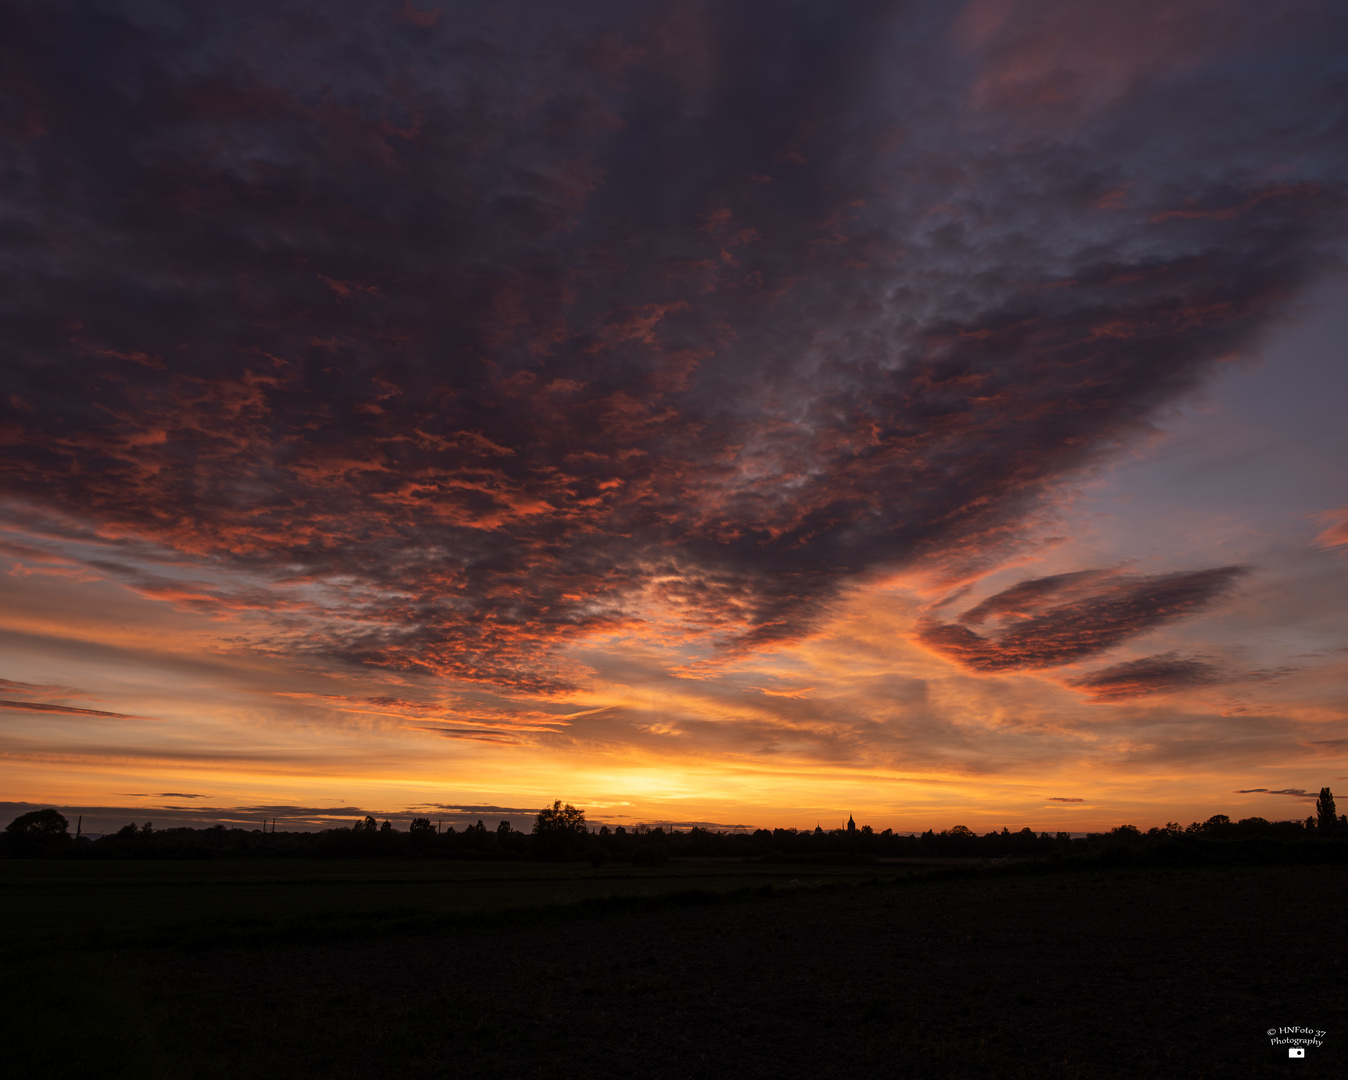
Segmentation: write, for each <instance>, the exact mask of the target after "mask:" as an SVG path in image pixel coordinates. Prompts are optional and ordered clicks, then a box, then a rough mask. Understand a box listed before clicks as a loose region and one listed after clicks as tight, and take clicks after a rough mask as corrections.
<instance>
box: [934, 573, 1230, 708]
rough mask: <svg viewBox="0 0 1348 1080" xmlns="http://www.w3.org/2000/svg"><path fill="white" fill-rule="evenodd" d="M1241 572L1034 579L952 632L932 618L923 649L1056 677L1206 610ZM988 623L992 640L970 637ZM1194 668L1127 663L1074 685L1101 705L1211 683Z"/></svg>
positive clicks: (985, 666)
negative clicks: (1049, 671) (1147, 691)
mask: <svg viewBox="0 0 1348 1080" xmlns="http://www.w3.org/2000/svg"><path fill="white" fill-rule="evenodd" d="M1245 572H1246V568H1245V567H1240V566H1223V567H1214V568H1212V569H1209V570H1192V571H1182V572H1179V573H1173V574H1154V575H1141V574H1132V573H1126V572H1122V571H1113V570H1083V571H1080V572H1077V573H1072V574H1055V575H1053V576H1051V577H1044V578H1031V579H1029V580H1026V581H1022V582H1020V583H1019V584H1017V585H1013V586H1011V587H1010V588H1008V589H1004V590H1002V591H1001V592H999V593H997V594H996V595H994V596H990V597H988V598H987V599H986V600H984V601H982V602H981V603H979V604H977V605H975V606H974V607H971V608H969V609H968V610H967V611H965V612H963V613H962V614H961V615H959V616H958V617H957V618H956V619H955V620H954V621H953V622H941V621H939V620H937V619H935V618H931V617H928V618H927V619H925V620H924V621H923V622H922V623H921V624H920V625H919V628H918V640H919V641H921V642H922V643H923V644H924V645H926V646H927V647H928V648H930V649H933V650H934V651H936V652H939V653H941V654H943V655H945V656H948V657H950V658H951V659H953V660H956V661H957V662H959V663H960V664H963V665H964V666H965V667H968V668H972V669H974V670H976V671H1017V670H1025V669H1036V668H1051V667H1060V666H1062V665H1064V664H1069V663H1074V662H1076V661H1079V660H1084V659H1088V658H1090V657H1093V656H1096V655H1098V654H1100V653H1103V652H1106V651H1108V650H1109V649H1112V648H1114V647H1115V646H1116V645H1119V644H1122V643H1123V642H1125V641H1127V640H1129V639H1130V638H1133V637H1136V636H1137V635H1139V634H1142V633H1145V632H1147V631H1148V630H1154V629H1156V628H1157V627H1160V626H1163V625H1165V624H1167V623H1170V622H1173V621H1175V620H1176V619H1181V618H1183V617H1184V616H1186V615H1190V614H1193V613H1194V612H1197V611H1200V610H1202V609H1203V608H1204V607H1205V606H1206V605H1208V604H1210V603H1212V602H1213V601H1214V600H1216V599H1217V598H1219V597H1221V596H1222V595H1224V594H1225V593H1227V592H1229V591H1230V590H1231V589H1232V588H1233V587H1234V585H1235V583H1236V581H1237V580H1238V579H1239V578H1240V577H1241V575H1242V574H1244V573H1245ZM989 622H991V623H992V624H993V629H992V631H991V632H988V633H984V634H980V633H978V632H977V631H975V630H972V629H970V627H971V626H978V627H982V626H983V625H984V624H985V623H989ZM1212 677H1213V670H1212V668H1211V667H1209V666H1208V665H1205V664H1202V663H1201V662H1198V661H1186V660H1180V659H1178V658H1173V657H1166V656H1157V657H1150V658H1148V659H1146V660H1138V661H1129V662H1128V663H1125V664H1120V665H1116V666H1115V667H1112V668H1108V669H1106V670H1105V671H1103V672H1097V673H1094V674H1092V675H1088V676H1085V677H1084V678H1083V679H1081V680H1077V681H1075V682H1074V683H1073V685H1077V686H1082V687H1084V688H1086V689H1090V690H1093V691H1095V692H1096V695H1097V696H1098V697H1102V698H1109V697H1113V696H1124V695H1129V696H1130V695H1131V694H1133V693H1137V692H1140V691H1141V689H1142V688H1143V687H1144V686H1150V687H1152V688H1153V689H1160V688H1162V687H1163V686H1166V685H1170V686H1173V687H1176V688H1177V687H1179V686H1180V685H1182V684H1185V683H1186V682H1187V684H1188V685H1198V684H1199V683H1200V682H1202V681H1205V680H1206V681H1211V678H1212Z"/></svg>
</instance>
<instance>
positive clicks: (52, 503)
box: [0, 0, 1348, 832]
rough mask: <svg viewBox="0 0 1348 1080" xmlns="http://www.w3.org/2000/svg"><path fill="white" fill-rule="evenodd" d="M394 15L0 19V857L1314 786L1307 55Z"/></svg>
mask: <svg viewBox="0 0 1348 1080" xmlns="http://www.w3.org/2000/svg"><path fill="white" fill-rule="evenodd" d="M418 4H420V5H424V6H421V7H419V6H414V5H412V4H409V3H381V2H377V0H376V2H361V3H355V2H340V0H337V2H334V0H325V2H324V3H316V2H314V0H265V2H262V0H256V2H254V0H241V2H235V3H228V4H209V5H208V4H200V3H188V2H170V0H80V2H78V3H76V2H73V0H72V2H63V0H42V2H40V3H39V2H23V0H4V2H0V89H2V92H0V145H2V146H3V156H0V256H2V257H0V274H2V275H3V288H2V289H0V310H2V311H3V316H2V317H0V342H2V343H3V353H2V354H0V374H2V376H3V387H2V392H0V699H3V700H0V800H2V801H0V816H4V815H3V813H2V812H3V811H10V813H9V814H8V816H4V820H5V821H7V820H9V818H10V817H13V816H14V815H15V814H17V813H19V812H22V811H23V810H25V809H32V808H33V807H36V806H57V807H61V808H63V809H64V810H65V812H66V813H68V814H69V815H71V816H72V817H73V816H74V815H75V814H83V815H84V816H85V824H84V827H85V829H86V830H93V831H98V830H100V829H107V828H114V827H117V826H119V825H121V824H125V823H126V822H127V821H131V820H135V821H143V820H147V819H148V820H153V821H154V822H155V824H156V825H157V826H165V825H171V824H173V823H175V822H185V823H192V824H197V823H210V822H214V821H226V822H243V823H247V824H248V827H250V828H251V827H254V825H255V824H256V823H257V822H259V821H260V820H261V819H262V818H263V817H279V818H280V819H281V824H280V825H279V826H278V827H280V828H282V829H284V828H286V827H291V828H300V827H317V826H320V825H323V824H330V823H340V822H341V821H343V820H346V819H349V818H350V817H351V816H352V815H353V814H356V813H361V814H363V813H365V812H370V813H374V814H376V815H378V816H381V817H383V816H388V817H392V818H393V819H394V820H395V822H396V823H398V824H399V826H400V827H403V828H405V827H406V820H407V818H408V817H409V816H410V815H411V814H413V813H426V814H429V815H430V816H432V817H435V818H437V819H438V818H443V819H444V820H445V821H446V822H451V821H453V822H455V823H458V822H459V821H461V820H470V819H471V820H476V818H478V817H486V818H488V819H489V820H490V821H492V823H494V821H495V820H496V819H498V818H500V817H509V818H511V819H512V820H513V821H514V822H515V824H516V825H517V826H519V827H525V828H527V823H528V820H529V818H530V817H531V815H532V813H533V812H534V811H535V810H536V809H537V808H538V807H539V806H540V805H543V804H545V803H550V802H551V801H552V799H554V798H562V799H565V800H568V801H570V802H573V803H575V804H577V805H579V806H583V807H584V808H585V809H586V811H587V813H588V815H589V817H590V819H591V820H592V821H595V822H609V823H611V824H626V825H629V826H630V825H632V824H635V823H638V822H649V823H657V822H659V823H671V822H672V823H677V824H679V825H680V826H686V825H688V824H691V823H702V824H712V825H715V826H717V827H728V826H732V825H746V826H750V827H755V826H760V825H766V826H797V827H809V828H813V827H814V826H815V824H816V822H819V823H822V824H823V825H824V827H825V828H830V827H836V826H838V825H840V824H841V823H842V822H843V821H845V820H846V818H847V816H848V814H849V813H850V814H854V815H855V816H856V820H857V821H858V822H859V823H867V824H871V825H872V826H873V827H874V828H876V829H877V830H880V829H883V828H887V827H888V828H894V829H895V830H899V831H904V832H908V831H914V830H919V831H920V830H925V829H927V828H936V829H937V830H940V829H943V828H948V827H950V826H952V825H955V824H965V825H968V826H970V827H972V828H975V829H977V830H979V831H984V830H986V829H988V828H992V827H998V828H1000V827H1002V826H1004V825H1005V826H1009V827H1010V828H1012V829H1013V830H1016V829H1019V828H1021V827H1023V826H1026V825H1028V826H1030V827H1032V828H1034V829H1036V830H1042V829H1048V830H1058V829H1066V830H1071V831H1083V830H1087V829H1095V828H1102V827H1110V826H1113V825H1117V824H1120V823H1123V822H1131V823H1133V824H1136V825H1138V826H1139V827H1142V828H1144V829H1145V828H1147V827H1149V826H1152V825H1158V824H1162V823H1164V822H1166V821H1169V820H1178V821H1180V822H1181V823H1186V824H1187V823H1188V822H1189V821H1191V820H1194V819H1195V818H1206V817H1207V816H1209V815H1210V814H1213V813H1218V812H1221V813H1227V814H1230V815H1231V816H1232V817H1233V818H1235V817H1246V816H1251V815H1258V816H1262V817H1266V818H1269V819H1272V820H1276V819H1285V818H1304V817H1305V816H1306V815H1307V814H1308V813H1310V812H1312V811H1313V800H1314V797H1315V794H1316V792H1317V791H1318V790H1319V788H1320V787H1321V786H1324V785H1330V786H1335V785H1341V786H1342V787H1343V788H1344V793H1348V725H1346V724H1345V712H1346V710H1348V468H1345V465H1348V424H1345V422H1344V413H1345V402H1348V364H1346V363H1345V361H1346V360H1348V357H1346V356H1345V351H1348V350H1346V346H1345V342H1348V274H1345V270H1344V254H1345V224H1346V223H1348V213H1346V211H1348V5H1344V4H1342V3H1340V2H1337V0H1280V2H1278V3H1268V2H1266V0H1182V2H1181V0H1132V2H1129V3H1126V4H1119V3H1106V2H1103V0H1100V2H1095V0H1087V2H1082V0H972V2H970V3H966V4H963V5H961V4H957V3H947V2H938V0H925V2H915V3H899V2H874V3H868V2H860V0H859V2H856V3H844V4H820V3H806V2H799V3H790V2H785V0H763V2H742V3H723V2H708V3H698V2H694V0H670V2H668V3H660V2H635V3H634V2H631V0H613V2H607V3H590V2H578V0H567V2H565V3H557V4H539V3H533V4H528V3H524V4H517V3H498V2H491V0H473V2H462V3H453V4H449V3H442V4H441V5H440V6H439V7H431V6H430V2H429V0H418ZM72 825H73V822H72Z"/></svg>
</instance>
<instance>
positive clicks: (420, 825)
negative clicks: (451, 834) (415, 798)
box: [407, 817, 435, 851]
mask: <svg viewBox="0 0 1348 1080" xmlns="http://www.w3.org/2000/svg"><path fill="white" fill-rule="evenodd" d="M407 833H408V837H409V842H410V843H411V846H412V849H413V850H414V851H420V850H421V849H422V848H425V847H428V846H429V845H431V844H433V843H434V842H435V826H434V825H432V824H431V819H430V818H424V817H419V818H413V819H412V824H411V825H409V826H408V827H407Z"/></svg>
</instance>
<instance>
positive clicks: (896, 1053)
mask: <svg viewBox="0 0 1348 1080" xmlns="http://www.w3.org/2000/svg"><path fill="white" fill-rule="evenodd" d="M0 869H3V868H0ZM117 872H119V873H122V874H125V873H126V870H125V867H122V868H121V869H119V870H118V871H117ZM155 872H156V873H162V872H163V871H155ZM687 873H691V872H687ZM807 873H808V871H806V872H803V874H802V876H801V877H800V878H794V879H791V878H788V879H784V880H779V882H778V884H777V885H775V886H774V887H773V888H772V890H771V891H770V892H769V893H768V895H764V892H765V891H767V890H766V889H765V887H764V886H763V885H762V884H761V883H759V882H757V879H754V880H753V881H751V882H750V885H749V887H748V889H747V890H746V891H744V892H740V893H731V894H728V895H726V894H721V895H714V894H710V893H708V892H706V891H701V892H697V893H693V894H685V895H682V896H678V895H675V896H673V897H665V898H660V897H659V896H658V895H655V896H654V897H653V898H648V899H645V900H635V901H633V900H610V901H599V902H590V903H589V904H588V905H586V904H585V903H581V904H580V905H578V906H577V905H571V906H563V907H552V908H543V909H539V908H534V909H533V910H530V911H525V912H521V913H519V914H518V915H512V916H510V917H508V918H501V917H497V918H483V917H481V916H474V915H472V914H471V913H470V914H463V913H459V914H450V915H445V914H438V915H434V916H427V915H425V912H423V913H422V914H423V916H425V917H424V918H420V921H418V918H419V917H418V916H417V914H416V912H415V911H411V912H409V910H401V911H393V910H390V911H388V912H385V913H383V914H380V913H379V912H373V913H367V914H368V915H369V917H368V918H366V919H365V921H364V922H361V921H359V920H357V921H355V922H348V923H342V924H336V923H332V924H326V925H325V926H318V927H314V926H309V927H307V928H306V927H305V926H304V925H301V924H296V923H293V922H291V923H287V924H285V925H281V924H276V925H275V926H271V927H270V928H269V927H268V926H266V925H263V924H262V923H256V921H254V923H248V922H247V921H245V923H241V924H240V927H241V929H240V928H237V927H236V929H239V932H238V933H231V932H221V933H195V934H194V933H186V932H178V931H174V932H172V933H165V934H161V935H160V936H159V937H155V936H154V935H150V936H149V937H148V938H146V937H144V936H142V937H141V938H139V939H137V938H135V936H134V935H128V934H126V933H121V932H120V931H116V928H115V927H114V930H113V931H108V932H104V933H102V934H101V936H96V937H91V936H89V935H88V934H83V935H76V937H77V940H73V943H70V942H68V941H66V940H65V939H64V938H62V937H57V938H51V937H48V938H47V939H46V940H45V942H44V943H39V944H33V939H32V938H31V937H29V938H25V936H24V935H23V934H22V933H21V932H20V933H18V934H17V936H16V920H18V922H20V923H21V922H22V920H23V919H24V918H25V917H29V918H33V919H37V920H38V922H39V923H41V920H40V919H38V913H36V912H33V911H29V912H28V914H27V916H25V913H24V904H25V903H30V902H31V900H32V898H33V897H35V896H38V895H39V893H35V892H33V891H31V889H30V890H29V891H27V892H25V891H24V889H22V888H19V887H17V886H14V887H11V888H10V889H9V891H8V892H6V893H5V894H4V897H3V899H4V903H5V907H4V908H3V911H2V912H0V914H3V916H4V920H5V930H4V933H5V934H6V935H8V937H7V940H8V941H9V946H8V948H7V952H6V955H5V959H4V963H3V969H2V974H3V983H2V984H0V1010H2V1011H0V1024H3V1028H4V1043H3V1056H4V1059H5V1065H4V1073H5V1075H6V1076H8V1077H12V1078H15V1080H18V1078H29V1077H32V1078H42V1080H49V1078H62V1077H77V1076H79V1077H84V1076H87V1077H99V1078H115V1077H134V1078H137V1080H140V1078H157V1077H164V1078H174V1080H178V1078H192V1077H203V1078H205V1077H211V1078H215V1077H221V1078H224V1077H229V1078H238V1077H277V1078H301V1077H321V1078H324V1080H340V1078H348V1077H350V1078H362V1080H363V1078H384V1077H388V1078H394V1077H396V1078H399V1080H402V1078H409V1080H410V1078H418V1077H522V1078H523V1077H529V1078H548V1077H557V1078H584V1077H641V1078H648V1077H652V1078H663V1077H669V1078H675V1077H802V1078H805V1077H809V1078H813V1077H839V1078H844V1077H845V1078H852V1077H885V1078H894V1077H961V1078H963V1077H1026V1078H1058V1077H1062V1078H1068V1077H1073V1078H1075V1077H1082V1078H1085V1077H1158V1078H1159V1077H1164V1078H1167V1080H1169V1078H1199V1077H1212V1078H1216V1077H1232V1078H1240V1080H1246V1078H1252V1077H1266V1076H1267V1077H1275V1076H1276V1077H1283V1076H1304V1077H1343V1076H1348V1055H1345V1054H1344V1053H1343V1050H1342V1044H1343V1043H1344V1041H1345V1040H1348V1015H1346V1013H1348V990H1346V988H1345V981H1344V965H1343V961H1342V959H1341V958H1342V956H1343V955H1344V953H1345V945H1348V940H1346V939H1348V919H1346V918H1345V916H1346V915H1348V907H1346V905H1345V901H1348V868H1344V867H1337V866H1326V867H1305V866H1303V867H1280V868H1268V867H1251V868H1226V869H1220V870H1217V869H1194V870H1173V871H1158V870H1149V871H1131V872H1130V871H1100V870H1095V871H1075V872H1070V873H1065V872H1056V873H1045V874H1007V873H996V872H994V873H988V872H980V873H972V874H969V875H967V876H964V877H953V878H952V877H935V878H920V879H915V878H911V877H909V878H900V879H898V880H892V881H885V880H881V881H880V882H879V883H868V882H858V881H855V880H848V879H847V878H846V877H842V876H839V877H835V878H831V879H830V878H828V877H822V878H817V879H814V878H807V877H805V876H804V875H805V874H807ZM946 873H948V871H947V872H946ZM4 880H5V879H4V877H3V873H0V882H3V881H4ZM567 880H568V881H571V882H572V883H576V882H579V883H581V884H582V885H583V882H584V881H585V875H584V873H583V872H572V875H571V877H570V878H568V879H567ZM816 880H817V881H819V882H820V883H821V884H819V885H818V886H815V884H814V883H815V881H816ZM792 882H794V883H795V884H794V886H793V885H792ZM679 884H681V882H679V881H673V882H672V885H673V886H677V885H679ZM11 885H13V881H12V880H11ZM18 885H23V882H22V881H19V882H18ZM76 885H77V888H76V892H75V893H74V894H72V895H78V896H80V897H83V898H84V902H85V906H86V907H88V908H89V909H90V910H94V909H95V908H96V905H97V904H98V902H99V898H100V886H99V884H98V882H97V881H90V880H85V881H82V882H78V883H76ZM421 887H429V886H428V885H427V883H426V882H422V883H421ZM450 887H451V886H449V885H446V886H445V888H446V889H448V888H450ZM671 887H672V886H671ZM650 891H652V892H653V893H656V894H658V892H659V889H653V890H650ZM581 892H582V893H583V892H584V889H583V888H581ZM41 895H44V896H45V899H44V900H43V906H44V907H45V908H47V909H51V906H52V904H53V903H54V900H53V897H52V895H49V894H41ZM502 895H504V894H502ZM564 898H565V897H564ZM493 903H494V904H498V905H499V903H500V896H496V897H494V899H493ZM58 906H59V905H58ZM250 925H251V926H253V928H254V929H258V928H259V927H260V931H259V932H258V933H257V934H254V935H252V936H251V937H250V935H249V933H248V932H247V931H248V929H249V926H250ZM343 934H344V935H346V938H345V939H343V940H323V938H324V937H325V936H326V937H328V938H332V937H333V936H334V935H338V936H340V935H343ZM306 936H307V937H308V938H309V939H310V940H305V938H306ZM315 938H316V940H315ZM133 942H134V943H133ZM1292 1026H1300V1027H1306V1028H1312V1029H1318V1030H1323V1031H1324V1032H1325V1035H1324V1045H1323V1046H1322V1047H1320V1048H1315V1047H1312V1048H1310V1049H1309V1050H1308V1051H1307V1054H1306V1058H1305V1059H1304V1060H1290V1059H1289V1058H1288V1056H1287V1051H1286V1049H1285V1048H1278V1049H1274V1048H1273V1047H1271V1046H1270V1045H1269V1036H1268V1034H1267V1031H1268V1029H1270V1028H1279V1027H1292Z"/></svg>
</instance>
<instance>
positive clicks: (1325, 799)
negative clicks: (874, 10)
mask: <svg viewBox="0 0 1348 1080" xmlns="http://www.w3.org/2000/svg"><path fill="white" fill-rule="evenodd" d="M1315 824H1316V827H1317V828H1318V829H1319V830H1320V831H1321V832H1322V833H1325V834H1328V833H1332V832H1334V831H1335V829H1336V828H1337V826H1338V824H1339V819H1338V816H1337V814H1336V813H1335V810H1334V793H1333V792H1331V791H1330V790H1329V788H1327V787H1322V788H1321V789H1320V797H1319V798H1318V799H1316V800H1315Z"/></svg>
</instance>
